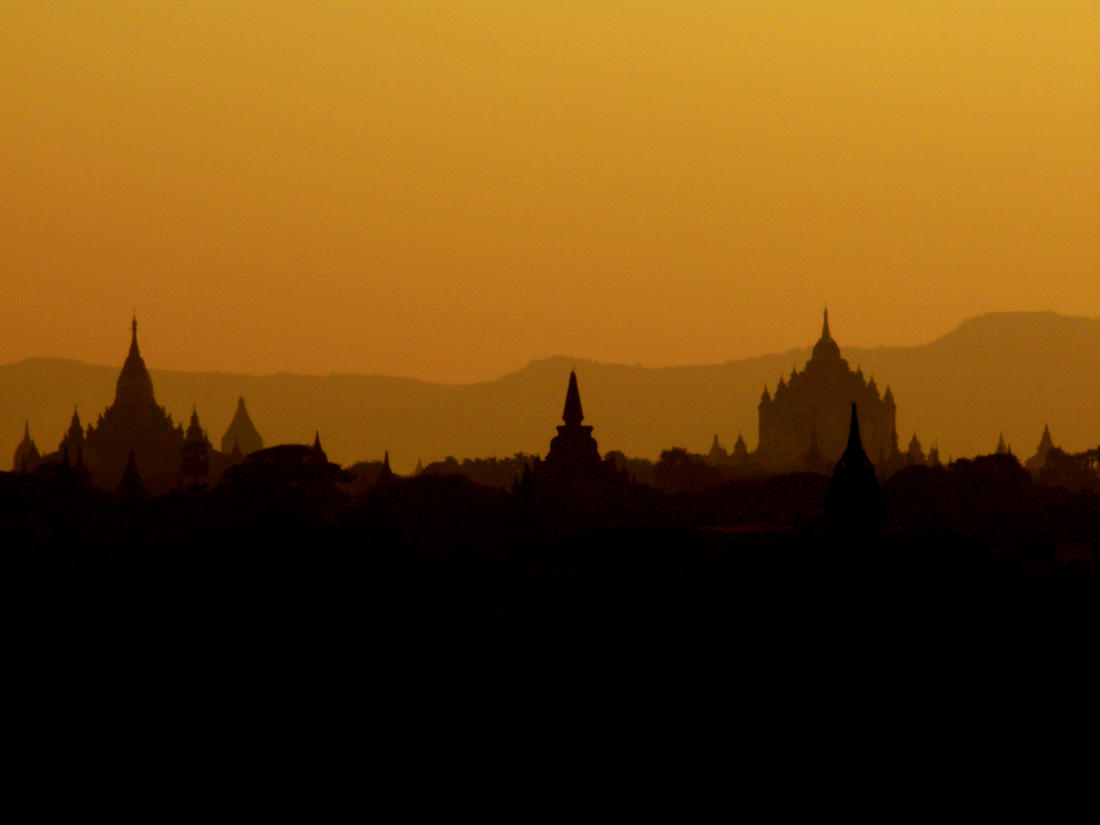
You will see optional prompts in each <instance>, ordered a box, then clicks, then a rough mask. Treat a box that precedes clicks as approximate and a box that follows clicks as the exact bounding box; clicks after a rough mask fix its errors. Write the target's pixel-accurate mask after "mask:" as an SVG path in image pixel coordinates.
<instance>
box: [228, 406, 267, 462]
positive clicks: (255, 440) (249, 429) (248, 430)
mask: <svg viewBox="0 0 1100 825" xmlns="http://www.w3.org/2000/svg"><path fill="white" fill-rule="evenodd" d="M234 443H236V445H237V446H238V447H239V448H240V451H241V452H242V453H244V454H245V455H248V454H249V453H254V452H256V451H257V450H262V449H263V448H264V440H263V438H261V437H260V431H259V430H257V429H256V425H255V424H253V423H252V418H251V417H250V416H249V414H248V409H247V408H246V407H245V405H244V396H243V395H242V396H240V397H239V398H238V399H237V411H236V412H235V413H234V414H233V420H232V421H230V422H229V428H228V429H227V430H226V431H225V435H223V436H222V452H223V453H232V452H233V445H234Z"/></svg>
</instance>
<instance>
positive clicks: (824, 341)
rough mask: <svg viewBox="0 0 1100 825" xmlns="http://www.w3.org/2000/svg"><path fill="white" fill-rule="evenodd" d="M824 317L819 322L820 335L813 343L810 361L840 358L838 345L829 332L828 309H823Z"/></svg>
mask: <svg viewBox="0 0 1100 825" xmlns="http://www.w3.org/2000/svg"><path fill="white" fill-rule="evenodd" d="M824 314H825V318H824V320H823V321H822V323H821V337H820V338H818V339H817V343H816V344H814V350H813V355H812V356H811V358H810V360H811V361H816V362H819V363H820V362H821V361H836V360H838V359H839V358H840V347H839V346H838V345H837V343H836V341H834V340H833V336H832V333H830V332H829V310H828V308H826V309H825V313H824Z"/></svg>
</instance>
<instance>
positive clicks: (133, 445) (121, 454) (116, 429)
mask: <svg viewBox="0 0 1100 825" xmlns="http://www.w3.org/2000/svg"><path fill="white" fill-rule="evenodd" d="M183 444H184V432H183V426H182V424H180V425H177V424H174V423H173V422H172V416H171V414H170V413H168V412H166V411H165V409H164V407H161V406H160V405H158V404H157V401H156V397H155V396H154V395H153V379H152V378H151V377H150V376H149V370H148V369H146V367H145V360H144V359H143V358H142V357H141V351H140V350H139V349H138V342H137V319H134V321H133V322H132V323H131V325H130V352H129V354H128V355H127V356H126V363H124V364H123V365H122V372H121V373H119V376H118V381H117V383H116V384H115V400H114V403H113V404H111V406H109V407H108V408H107V409H106V410H104V411H103V412H102V413H101V414H100V416H99V420H98V421H96V423H95V424H89V425H88V430H87V433H86V435H85V437H84V453H85V455H84V463H85V465H87V466H88V467H89V468H90V469H91V471H92V478H93V479H94V480H95V481H96V483H98V484H100V485H101V486H105V487H109V488H114V487H117V486H118V483H119V482H120V481H121V480H122V474H123V471H124V470H125V469H126V464H127V461H128V458H129V455H130V452H131V451H132V452H133V453H134V459H135V461H136V462H137V466H138V470H139V471H140V472H141V474H142V475H143V476H145V477H147V478H149V477H161V476H171V477H173V478H174V477H176V476H178V475H179V472H180V460H181V456H182V453H183Z"/></svg>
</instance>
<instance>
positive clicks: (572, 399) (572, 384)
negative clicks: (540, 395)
mask: <svg viewBox="0 0 1100 825" xmlns="http://www.w3.org/2000/svg"><path fill="white" fill-rule="evenodd" d="M561 418H562V421H564V422H565V423H566V425H568V426H570V427H576V426H579V425H580V423H581V422H582V421H584V411H583V410H582V409H581V391H580V390H579V389H578V388H577V373H576V372H570V373H569V388H568V389H567V390H566V391H565V410H564V411H563V412H562V414H561Z"/></svg>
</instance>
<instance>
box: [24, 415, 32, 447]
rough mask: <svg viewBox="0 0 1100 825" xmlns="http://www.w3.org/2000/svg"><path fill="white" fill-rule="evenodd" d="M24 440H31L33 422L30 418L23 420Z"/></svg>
mask: <svg viewBox="0 0 1100 825" xmlns="http://www.w3.org/2000/svg"><path fill="white" fill-rule="evenodd" d="M23 440H24V441H30V440H31V420H30V419H29V418H24V419H23Z"/></svg>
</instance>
